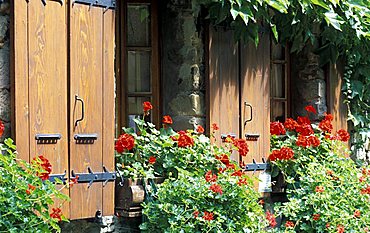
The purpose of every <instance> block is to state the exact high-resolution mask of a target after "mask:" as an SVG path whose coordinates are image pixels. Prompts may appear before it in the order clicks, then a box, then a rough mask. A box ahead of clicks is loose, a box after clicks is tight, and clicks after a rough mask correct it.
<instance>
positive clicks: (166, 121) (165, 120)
mask: <svg viewBox="0 0 370 233" xmlns="http://www.w3.org/2000/svg"><path fill="white" fill-rule="evenodd" d="M162 122H163V124H168V125H171V124H172V123H173V122H172V118H171V117H170V116H163V119H162Z"/></svg>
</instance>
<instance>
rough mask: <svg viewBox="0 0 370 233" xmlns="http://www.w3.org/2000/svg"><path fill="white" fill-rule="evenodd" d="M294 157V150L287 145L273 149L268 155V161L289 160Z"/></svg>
mask: <svg viewBox="0 0 370 233" xmlns="http://www.w3.org/2000/svg"><path fill="white" fill-rule="evenodd" d="M293 158H294V151H293V150H292V149H291V148H289V147H282V148H281V149H280V150H273V151H272V153H271V154H270V156H269V159H270V161H276V160H289V159H293Z"/></svg>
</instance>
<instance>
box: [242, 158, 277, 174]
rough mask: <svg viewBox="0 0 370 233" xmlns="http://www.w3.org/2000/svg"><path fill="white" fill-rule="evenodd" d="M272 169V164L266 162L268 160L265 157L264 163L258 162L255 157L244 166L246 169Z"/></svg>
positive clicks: (254, 170)
mask: <svg viewBox="0 0 370 233" xmlns="http://www.w3.org/2000/svg"><path fill="white" fill-rule="evenodd" d="M270 169H271V166H270V164H269V163H267V162H266V160H265V159H264V158H263V159H262V163H257V162H256V161H255V160H254V159H253V161H252V163H249V164H246V165H245V167H244V169H243V170H244V171H253V172H256V171H268V170H270Z"/></svg>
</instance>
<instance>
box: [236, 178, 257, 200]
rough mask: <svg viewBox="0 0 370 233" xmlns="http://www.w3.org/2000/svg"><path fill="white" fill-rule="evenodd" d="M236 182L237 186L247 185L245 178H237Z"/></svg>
mask: <svg viewBox="0 0 370 233" xmlns="http://www.w3.org/2000/svg"><path fill="white" fill-rule="evenodd" d="M237 184H238V185H239V186H242V185H247V184H248V181H247V178H242V179H239V180H238V183H237ZM262 201H263V200H262Z"/></svg>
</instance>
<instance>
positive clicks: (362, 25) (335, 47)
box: [193, 0, 370, 146]
mask: <svg viewBox="0 0 370 233" xmlns="http://www.w3.org/2000/svg"><path fill="white" fill-rule="evenodd" d="M193 6H194V7H193V8H194V12H195V14H198V12H200V8H201V7H202V6H203V7H205V8H207V9H208V12H209V16H208V18H209V19H210V20H211V22H212V23H213V24H216V25H228V26H230V27H231V28H233V29H234V30H235V34H236V37H237V38H244V39H248V40H250V41H253V42H254V43H255V44H256V45H257V44H258V42H259V33H260V32H261V31H266V29H267V30H270V31H271V32H272V34H273V35H274V37H275V39H276V41H277V42H279V43H281V44H286V43H290V44H291V52H299V51H300V50H302V49H303V48H304V46H306V45H307V44H308V43H311V44H314V45H315V46H317V47H318V48H319V49H318V50H317V51H316V52H317V53H318V54H319V55H320V62H321V64H322V65H325V64H327V63H329V62H332V63H335V62H336V61H337V60H338V59H339V58H342V59H343V60H344V61H345V63H346V65H345V76H344V79H345V83H344V86H343V93H344V94H345V96H346V99H347V100H346V103H347V104H348V107H349V115H348V117H349V120H350V121H351V122H352V123H353V125H354V130H355V132H356V136H357V141H358V146H361V145H362V144H363V142H364V139H365V138H366V137H367V138H369V137H370V130H369V129H370V113H369V109H370V103H369V101H370V88H369V87H370V78H369V77H370V56H369V55H370V40H369V39H370V7H369V6H370V2H369V1H368V0H356V1H353V0H345V1H339V0H294V1H288V0H248V1H246V0H193Z"/></svg>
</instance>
